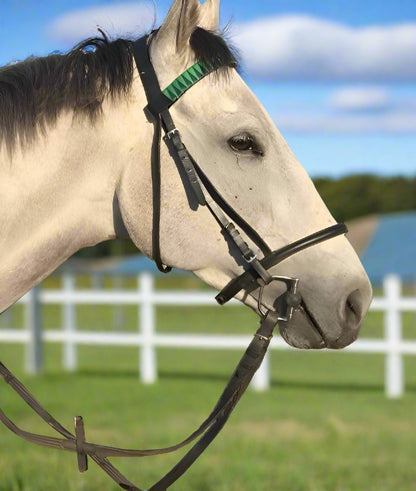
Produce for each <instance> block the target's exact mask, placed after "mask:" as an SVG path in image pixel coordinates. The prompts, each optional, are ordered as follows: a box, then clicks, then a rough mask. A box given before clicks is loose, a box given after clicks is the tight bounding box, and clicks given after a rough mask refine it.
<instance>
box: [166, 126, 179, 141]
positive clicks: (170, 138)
mask: <svg viewBox="0 0 416 491" xmlns="http://www.w3.org/2000/svg"><path fill="white" fill-rule="evenodd" d="M175 135H178V136H180V133H179V130H178V128H173V130H170V131H168V132H167V133H166V137H167V138H169V140H172V138H173V137H174V136H175Z"/></svg>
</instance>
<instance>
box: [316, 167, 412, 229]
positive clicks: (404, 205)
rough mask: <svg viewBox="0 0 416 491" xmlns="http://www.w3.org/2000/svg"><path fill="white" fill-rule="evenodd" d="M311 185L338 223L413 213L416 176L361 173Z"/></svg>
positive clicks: (324, 180) (321, 179)
mask: <svg viewBox="0 0 416 491" xmlns="http://www.w3.org/2000/svg"><path fill="white" fill-rule="evenodd" d="M314 184H315V186H316V188H317V190H318V192H319V194H320V195H321V196H322V199H323V200H324V201H325V203H326V205H327V206H328V208H329V210H330V211H331V213H332V214H333V216H334V217H335V219H336V220H338V221H340V222H345V221H347V220H352V219H354V218H358V217H362V216H365V215H370V214H384V213H393V212H400V211H408V210H416V176H415V177H402V176H396V177H381V176H376V175H372V174H364V175H353V176H346V177H343V178H341V179H330V178H325V177H319V178H317V179H314Z"/></svg>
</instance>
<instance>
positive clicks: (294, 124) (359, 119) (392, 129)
mask: <svg viewBox="0 0 416 491" xmlns="http://www.w3.org/2000/svg"><path fill="white" fill-rule="evenodd" d="M274 120H275V122H276V125H277V127H278V128H279V129H280V130H281V131H283V132H285V131H287V132H294V133H303V134H313V133H321V134H322V133H354V134H360V135H363V134H369V133H388V134H416V114H414V113H410V112H405V111H391V112H390V111H387V112H385V113H383V114H382V115H377V116H376V115H368V114H365V115H364V114H363V115H341V114H293V113H292V114H277V115H275V117H274Z"/></svg>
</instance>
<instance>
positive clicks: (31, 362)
mask: <svg viewBox="0 0 416 491" xmlns="http://www.w3.org/2000/svg"><path fill="white" fill-rule="evenodd" d="M20 302H21V303H24V304H25V307H26V309H25V310H26V329H0V342H2V343H4V342H10V343H24V344H25V345H26V369H27V370H28V372H30V373H38V372H39V371H40V370H41V365H42V342H43V341H45V342H55V343H62V344H63V345H64V365H65V367H66V368H67V369H68V370H75V369H76V367H77V346H78V345H109V346H137V347H138V348H139V350H140V357H139V359H140V363H139V373H140V378H141V381H142V382H143V383H147V384H150V383H154V382H155V381H156V378H157V359H156V348H158V347H172V348H179V347H180V348H200V349H201V348H202V349H240V350H243V349H244V348H246V347H247V345H248V343H249V341H250V337H249V336H244V335H209V334H207V335H200V334H194V335H190V334H186V335H181V334H160V333H158V332H157V330H156V322H155V309H156V307H157V306H160V305H186V306H190V305H216V302H215V299H214V293H213V292H199V291H170V290H169V291H160V290H155V288H154V278H153V275H152V274H150V273H142V274H141V275H140V276H139V280H138V289H137V290H136V291H134V290H100V289H96V290H77V289H76V288H75V280H74V278H73V277H72V276H71V275H69V274H67V275H66V276H65V277H64V279H63V285H62V289H60V290H46V289H40V288H39V287H36V288H35V289H33V290H32V291H31V292H29V293H28V294H27V295H25V296H24V297H23V298H22V299H21V300H20ZM42 304H58V305H60V306H61V307H62V328H61V329H59V330H44V331H42V327H41V321H40V319H41V316H40V311H41V306H42ZM81 304H88V305H100V304H101V305H103V304H104V305H136V306H137V307H138V308H139V311H140V316H139V322H138V324H139V325H138V331H137V333H122V332H114V333H109V332H86V331H77V325H76V316H75V308H76V305H81ZM236 305H241V304H239V303H237V302H235V301H233V302H230V306H231V308H234V307H233V306H236ZM371 310H372V311H383V312H384V338H382V339H359V340H358V341H356V342H355V343H353V344H352V345H351V346H349V347H348V348H346V349H347V350H348V351H350V352H356V353H381V354H384V355H385V390H386V395H387V396H388V397H391V398H397V397H400V396H402V394H403V391H404V370H403V355H407V354H416V341H409V340H404V339H403V338H402V312H404V311H413V312H416V299H415V298H412V297H403V296H402V288H401V282H400V279H399V278H398V277H396V276H389V277H387V278H386V279H385V281H384V296H383V297H380V298H375V299H374V300H373V303H372V306H371ZM253 330H254V329H253ZM271 349H291V348H289V347H288V346H287V345H286V343H285V342H284V341H283V340H282V339H281V338H280V337H278V336H276V337H275V338H273V340H272V343H271ZM269 372H270V371H269V357H268V355H267V356H266V358H265V360H264V362H263V364H262V366H261V368H260V369H259V370H258V372H257V374H256V375H255V378H254V380H253V384H252V385H253V388H254V389H256V390H265V389H267V388H268V387H269V380H270V375H269Z"/></svg>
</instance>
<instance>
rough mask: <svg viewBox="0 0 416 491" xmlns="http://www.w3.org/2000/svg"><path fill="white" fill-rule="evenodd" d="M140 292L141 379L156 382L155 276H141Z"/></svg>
mask: <svg viewBox="0 0 416 491" xmlns="http://www.w3.org/2000/svg"><path fill="white" fill-rule="evenodd" d="M138 283H139V292H140V294H141V297H142V302H141V308H140V316H139V322H140V326H139V329H140V332H141V335H142V339H143V343H142V346H141V348H140V368H139V369H140V380H141V381H142V382H143V383H144V384H154V383H155V382H156V379H157V366H156V363H157V362H156V353H155V347H154V343H153V338H154V333H155V307H154V303H153V293H154V278H153V275H152V274H151V273H148V272H144V273H141V274H140V276H139V280H138ZM139 307H140V305H139Z"/></svg>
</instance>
